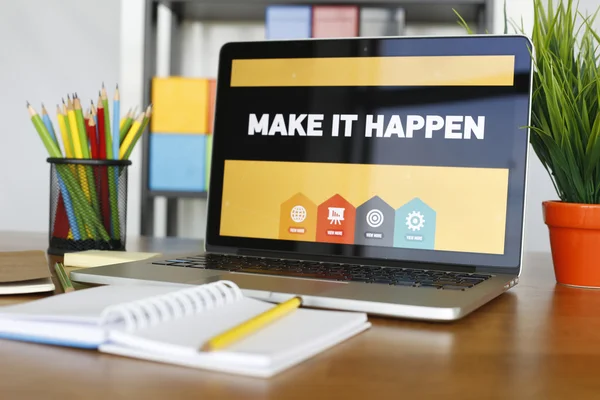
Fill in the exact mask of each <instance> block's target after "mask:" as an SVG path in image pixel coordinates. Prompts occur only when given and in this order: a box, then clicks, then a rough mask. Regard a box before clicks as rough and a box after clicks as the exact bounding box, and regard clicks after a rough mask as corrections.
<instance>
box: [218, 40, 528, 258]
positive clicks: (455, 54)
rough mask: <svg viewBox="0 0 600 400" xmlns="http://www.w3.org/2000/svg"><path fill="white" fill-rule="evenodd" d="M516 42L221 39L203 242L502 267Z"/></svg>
mask: <svg viewBox="0 0 600 400" xmlns="http://www.w3.org/2000/svg"><path fill="white" fill-rule="evenodd" d="M528 44H529V42H528V41H527V39H525V38H522V37H508V36H507V37H472V38H435V39H433V38H430V39H427V38H412V39H411V38H400V39H379V40H376V39H366V40H362V39H354V40H352V39H350V40H341V41H335V40H318V41H305V42H289V43H286V42H269V43H252V44H249V43H247V44H239V43H238V44H231V45H227V46H225V48H224V49H223V53H222V56H221V65H220V71H219V72H220V73H219V78H218V79H219V82H218V95H217V115H216V122H215V124H216V125H215V137H214V152H213V167H212V168H213V170H212V174H211V186H210V204H209V221H208V222H209V226H208V232H207V233H208V234H207V242H208V244H209V245H218V246H226V247H229V246H230V247H235V248H249V249H257V250H275V251H286V252H300V253H306V254H316V255H318V254H324V255H341V256H350V257H354V256H357V257H368V258H382V259H390V258H391V259H400V260H413V261H425V262H445V263H457V264H468V265H484V266H485V265H487V266H496V267H499V266H506V267H516V266H517V265H518V263H519V255H520V251H521V241H522V229H523V228H522V226H523V203H524V193H525V171H526V155H527V144H528V130H527V128H526V126H527V125H528V124H529V101H530V73H531V57H530V55H529V47H528Z"/></svg>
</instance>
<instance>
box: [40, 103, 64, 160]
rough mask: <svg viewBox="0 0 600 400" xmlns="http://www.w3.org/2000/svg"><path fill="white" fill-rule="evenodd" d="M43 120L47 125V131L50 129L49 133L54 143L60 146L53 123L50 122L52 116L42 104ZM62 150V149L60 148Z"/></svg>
mask: <svg viewBox="0 0 600 400" xmlns="http://www.w3.org/2000/svg"><path fill="white" fill-rule="evenodd" d="M42 120H43V121H44V125H46V129H48V133H49V134H50V137H51V138H52V140H54V142H55V143H56V144H57V145H58V140H57V139H56V134H55V133H54V127H53V126H52V121H50V116H49V115H48V111H46V107H44V104H43V103H42ZM59 149H60V147H59Z"/></svg>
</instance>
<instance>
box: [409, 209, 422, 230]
mask: <svg viewBox="0 0 600 400" xmlns="http://www.w3.org/2000/svg"><path fill="white" fill-rule="evenodd" d="M406 226H408V229H410V230H411V231H413V232H414V231H420V230H421V228H423V227H424V226H425V217H424V216H423V214H421V213H420V212H418V211H413V212H410V213H408V217H406Z"/></svg>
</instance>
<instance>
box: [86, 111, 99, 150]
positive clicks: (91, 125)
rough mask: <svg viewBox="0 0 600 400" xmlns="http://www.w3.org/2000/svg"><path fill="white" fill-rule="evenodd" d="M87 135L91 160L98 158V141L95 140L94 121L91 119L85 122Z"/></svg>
mask: <svg viewBox="0 0 600 400" xmlns="http://www.w3.org/2000/svg"><path fill="white" fill-rule="evenodd" d="M87 121H88V122H87V134H88V138H89V140H90V146H91V148H92V151H91V156H92V158H98V139H97V138H96V121H94V118H93V117H89V118H88V120H87Z"/></svg>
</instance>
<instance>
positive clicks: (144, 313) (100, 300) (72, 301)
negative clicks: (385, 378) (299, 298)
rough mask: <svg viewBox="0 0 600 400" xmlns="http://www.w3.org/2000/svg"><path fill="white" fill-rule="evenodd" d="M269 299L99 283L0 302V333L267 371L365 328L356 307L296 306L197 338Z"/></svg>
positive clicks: (226, 286) (223, 284)
mask: <svg viewBox="0 0 600 400" xmlns="http://www.w3.org/2000/svg"><path fill="white" fill-rule="evenodd" d="M274 306H275V305H274V304H272V303H269V302H265V301H262V300H257V299H252V298H249V297H245V296H244V295H243V294H242V292H241V290H240V289H239V288H238V287H237V286H236V285H235V284H234V283H233V282H230V281H218V282H213V283H209V284H205V285H200V286H172V285H140V286H137V285H132V286H100V287H95V288H90V289H85V290H79V291H75V292H71V293H67V294H61V295H56V296H52V297H47V298H44V299H41V300H36V301H33V302H29V303H25V304H19V305H14V306H6V307H0V339H2V338H4V339H13V340H20V341H30V342H38V343H46V344H53V345H62V346H72V347H82V348H92V349H98V350H99V351H101V352H105V353H111V354H116V355H120V356H127V357H133V358H139V359H144V360H148V361H154V362H161V363H170V364H178V365H182V366H187V367H193V368H200V369H208V370H215V371H221V372H227V373H235V374H242V375H250V376H257V377H270V376H272V375H275V374H277V373H279V372H281V371H283V370H285V369H287V368H289V367H291V366H293V365H296V364H298V363H300V362H302V361H304V360H306V359H308V358H310V357H312V356H314V355H316V354H318V353H320V352H322V351H325V350H326V349H328V348H330V347H332V346H334V345H336V344H338V343H340V342H342V341H344V340H346V339H349V338H350V337H352V336H354V335H356V334H358V333H360V332H362V331H364V330H366V329H368V328H369V327H370V323H369V322H368V320H367V316H366V314H364V313H356V312H344V311H327V310H314V309H306V308H300V309H298V310H296V311H294V312H292V313H290V314H288V315H286V316H284V317H282V318H281V319H279V320H277V321H275V322H273V323H272V324H270V325H268V326H266V327H264V328H263V329H261V330H259V331H258V332H256V333H254V334H252V335H250V336H248V337H246V338H244V339H242V340H240V341H239V342H237V343H235V344H233V345H231V346H230V347H228V348H226V349H223V350H219V351H214V352H202V351H199V348H200V347H201V345H202V344H203V343H204V342H206V341H207V340H208V339H210V338H212V337H213V336H215V335H216V334H218V333H221V332H223V331H225V330H228V329H230V328H232V327H234V326H236V325H238V324H239V323H241V322H244V321H246V320H248V319H250V318H252V317H254V316H256V315H258V314H261V313H263V312H264V311H266V310H268V309H269V308H271V307H274Z"/></svg>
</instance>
